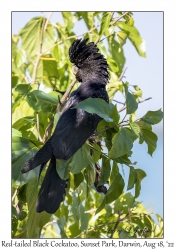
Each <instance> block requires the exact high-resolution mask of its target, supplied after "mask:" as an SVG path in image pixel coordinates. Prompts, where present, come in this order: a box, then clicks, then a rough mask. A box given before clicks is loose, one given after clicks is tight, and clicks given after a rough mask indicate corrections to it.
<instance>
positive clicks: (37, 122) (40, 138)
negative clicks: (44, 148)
mask: <svg viewBox="0 0 175 250" xmlns="http://www.w3.org/2000/svg"><path fill="white" fill-rule="evenodd" d="M36 128H37V132H38V139H39V141H40V142H43V139H42V137H41V135H40V129H39V115H38V112H37V113H36Z"/></svg>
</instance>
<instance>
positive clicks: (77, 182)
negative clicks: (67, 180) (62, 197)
mask: <svg viewBox="0 0 175 250" xmlns="http://www.w3.org/2000/svg"><path fill="white" fill-rule="evenodd" d="M83 180H84V177H83V174H82V173H81V172H80V173H78V174H74V189H76V188H77V187H78V186H79V185H80V184H81V183H82V182H83Z"/></svg>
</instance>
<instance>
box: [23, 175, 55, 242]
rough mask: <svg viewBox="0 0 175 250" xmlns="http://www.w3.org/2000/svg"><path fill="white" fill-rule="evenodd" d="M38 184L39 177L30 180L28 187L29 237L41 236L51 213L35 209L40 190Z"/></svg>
mask: <svg viewBox="0 0 175 250" xmlns="http://www.w3.org/2000/svg"><path fill="white" fill-rule="evenodd" d="M37 185H38V180H37V178H36V179H34V180H32V181H30V182H29V183H28V187H27V193H26V195H27V201H28V209H29V213H28V220H27V238H35V239H36V238H39V237H40V232H41V229H42V227H43V226H44V225H45V224H46V223H47V222H48V221H49V219H50V217H51V215H50V214H48V213H46V212H42V213H37V212H36V210H35V204H36V199H37V196H38V192H37V190H36V187H37Z"/></svg>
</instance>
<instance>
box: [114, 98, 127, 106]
mask: <svg viewBox="0 0 175 250" xmlns="http://www.w3.org/2000/svg"><path fill="white" fill-rule="evenodd" d="M113 102H117V103H119V104H122V105H125V103H124V102H119V101H117V100H114V99H113Z"/></svg>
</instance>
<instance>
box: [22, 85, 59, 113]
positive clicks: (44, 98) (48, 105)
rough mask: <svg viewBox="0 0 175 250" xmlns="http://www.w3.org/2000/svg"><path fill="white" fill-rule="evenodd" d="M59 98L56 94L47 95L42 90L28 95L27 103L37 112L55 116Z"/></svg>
mask: <svg viewBox="0 0 175 250" xmlns="http://www.w3.org/2000/svg"><path fill="white" fill-rule="evenodd" d="M57 96H58V95H57V93H56V92H50V93H47V94H46V93H44V92H43V91H41V90H34V91H32V92H30V93H29V94H28V95H27V98H26V101H27V102H28V104H29V105H30V107H31V108H33V109H34V110H35V111H37V112H38V111H42V112H43V113H46V114H47V113H51V114H53V113H54V112H55V110H56V107H57V104H58V99H57Z"/></svg>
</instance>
